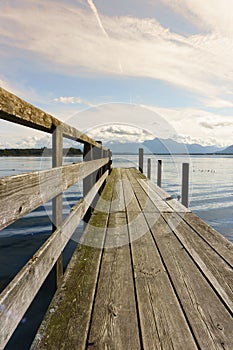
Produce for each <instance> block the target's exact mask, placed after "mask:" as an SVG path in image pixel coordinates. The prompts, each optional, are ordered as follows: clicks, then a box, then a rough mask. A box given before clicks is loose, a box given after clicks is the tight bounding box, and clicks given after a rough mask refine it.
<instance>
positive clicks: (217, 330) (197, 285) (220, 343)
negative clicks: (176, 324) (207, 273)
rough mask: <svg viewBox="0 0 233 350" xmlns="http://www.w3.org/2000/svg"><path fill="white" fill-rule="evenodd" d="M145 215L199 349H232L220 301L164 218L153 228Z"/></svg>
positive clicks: (232, 333) (229, 322) (231, 333)
mask: <svg viewBox="0 0 233 350" xmlns="http://www.w3.org/2000/svg"><path fill="white" fill-rule="evenodd" d="M171 215H173V214H172V213H171V214H169V213H167V214H166V216H171ZM145 216H146V219H147V221H148V224H149V225H150V226H151V231H152V233H153V236H154V239H155V242H156V245H157V247H158V249H159V252H160V255H161V257H162V259H163V262H164V264H165V266H166V269H167V271H168V273H169V278H170V280H171V281H172V284H173V286H174V289H175V291H176V293H177V295H178V298H179V300H180V303H181V305H182V308H183V310H184V313H185V315H186V319H187V321H188V323H189V325H190V327H191V329H192V332H193V334H194V336H195V339H196V341H197V343H198V345H199V349H213V350H217V349H218V350H219V349H221V350H222V349H228V350H230V349H232V347H233V327H232V324H233V322H232V317H231V314H230V313H229V311H228V310H227V308H226V307H225V305H224V303H223V302H222V300H221V298H219V297H218V295H217V294H216V293H215V291H214V289H213V288H212V286H211V285H210V284H209V282H208V281H207V280H206V278H205V277H204V276H203V274H202V272H201V271H200V270H199V269H198V268H197V265H196V263H195V261H194V260H193V259H192V258H191V257H190V255H189V253H188V252H187V251H186V249H184V247H183V245H182V244H181V242H180V241H179V240H178V239H177V237H176V235H175V234H174V233H173V232H172V230H171V229H170V227H169V225H168V224H167V223H166V222H165V220H164V218H162V217H160V219H159V220H157V222H156V224H155V225H153V221H154V218H153V215H152V213H145ZM151 222H152V224H151Z"/></svg>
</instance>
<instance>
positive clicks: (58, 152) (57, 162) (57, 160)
mask: <svg viewBox="0 0 233 350" xmlns="http://www.w3.org/2000/svg"><path fill="white" fill-rule="evenodd" d="M62 147H63V135H62V128H61V127H60V126H57V128H56V130H55V131H54V132H53V136H52V150H53V155H52V166H53V168H56V167H60V166H62V160H63V159H62ZM52 223H53V232H54V231H56V229H57V228H58V227H60V226H61V224H62V193H59V194H58V195H57V196H56V197H55V198H53V200H52ZM62 276H63V257H62V253H61V255H60V256H59V258H58V260H57V262H56V265H55V279H56V286H57V287H58V286H59V284H60V283H61V279H62Z"/></svg>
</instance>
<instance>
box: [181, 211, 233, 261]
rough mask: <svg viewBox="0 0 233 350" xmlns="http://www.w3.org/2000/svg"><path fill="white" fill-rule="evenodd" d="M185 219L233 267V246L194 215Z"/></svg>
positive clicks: (187, 214)
mask: <svg viewBox="0 0 233 350" xmlns="http://www.w3.org/2000/svg"><path fill="white" fill-rule="evenodd" d="M183 219H184V220H185V221H186V222H187V223H188V224H189V225H190V226H191V227H192V228H193V230H195V231H196V232H197V234H199V235H200V236H201V237H202V238H203V239H204V240H205V241H206V242H207V243H208V244H209V245H210V246H211V247H212V248H213V249H215V251H216V252H217V253H218V254H219V255H220V256H221V257H222V258H223V259H224V260H225V261H226V262H227V263H228V264H229V265H230V266H231V267H233V244H232V243H231V242H229V241H228V240H227V239H226V238H224V237H223V236H222V235H221V234H220V233H219V232H217V231H215V230H214V229H213V228H212V227H210V226H209V225H207V224H206V223H205V222H204V221H202V220H201V219H200V218H199V217H198V216H197V215H195V214H193V213H186V214H185V216H184V217H183Z"/></svg>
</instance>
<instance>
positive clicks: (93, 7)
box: [87, 0, 109, 39]
mask: <svg viewBox="0 0 233 350" xmlns="http://www.w3.org/2000/svg"><path fill="white" fill-rule="evenodd" d="M87 2H88V5H89V6H90V9H91V10H92V12H93V13H94V15H95V17H96V19H97V22H98V24H99V27H100V29H101V30H102V32H103V34H104V35H105V36H106V38H108V39H109V36H108V33H107V32H106V30H105V29H104V26H103V24H102V22H101V19H100V16H99V14H98V11H97V8H96V6H95V4H94V3H93V1H92V0H87Z"/></svg>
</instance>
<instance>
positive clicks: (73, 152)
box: [0, 147, 83, 157]
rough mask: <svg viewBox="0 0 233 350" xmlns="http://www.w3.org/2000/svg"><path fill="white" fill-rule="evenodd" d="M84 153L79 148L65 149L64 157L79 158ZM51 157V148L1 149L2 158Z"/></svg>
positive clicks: (0, 155)
mask: <svg viewBox="0 0 233 350" xmlns="http://www.w3.org/2000/svg"><path fill="white" fill-rule="evenodd" d="M82 155H83V153H82V151H81V150H80V149H79V148H72V147H71V148H63V156H67V157H77V156H82ZM41 156H43V157H51V156H52V149H51V148H46V147H44V148H5V149H0V157H41Z"/></svg>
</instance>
